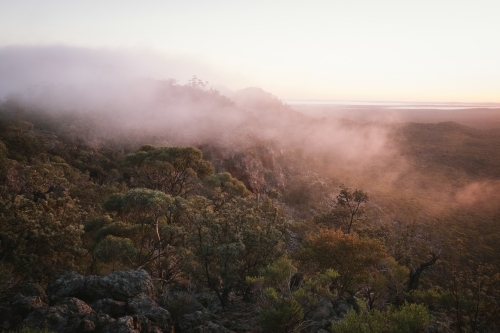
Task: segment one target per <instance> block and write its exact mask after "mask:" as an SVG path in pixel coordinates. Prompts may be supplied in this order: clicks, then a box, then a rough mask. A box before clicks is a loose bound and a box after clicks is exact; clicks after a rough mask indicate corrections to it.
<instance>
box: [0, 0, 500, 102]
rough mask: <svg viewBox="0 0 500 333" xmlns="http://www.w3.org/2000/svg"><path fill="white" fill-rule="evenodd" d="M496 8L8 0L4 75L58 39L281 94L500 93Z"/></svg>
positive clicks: (173, 71)
mask: <svg viewBox="0 0 500 333" xmlns="http://www.w3.org/2000/svg"><path fill="white" fill-rule="evenodd" d="M499 17H500V1H493V0H492V1H487V0H484V1H462V0H459V1H441V0H440V1H418V2H417V1H413V2H410V1H385V0H384V1H361V0H358V1H261V0H252V1H194V0H187V1H105V2H104V1H94V0H87V1H62V0H46V1H35V0H32V1H28V0H18V1H10V0H0V77H2V79H1V81H2V84H4V85H5V83H4V82H5V81H8V80H11V82H12V81H16V80H20V79H19V78H16V76H17V72H16V70H17V69H16V68H23V69H25V70H29V69H26V66H25V65H23V59H29V60H30V61H33V59H38V58H37V57H39V59H38V60H37V63H38V64H44V63H45V61H47V54H50V55H51V56H53V55H54V52H52V53H50V52H49V53H47V51H46V49H45V48H46V47H48V46H50V47H52V50H53V51H54V50H56V51H57V50H58V49H57V48H62V49H64V50H65V52H66V53H65V55H68V54H69V53H71V52H73V53H72V55H71V57H72V59H75V57H76V56H75V54H74V53H75V52H76V53H79V52H81V53H84V54H85V55H84V56H83V57H82V59H87V60H88V59H94V58H92V57H89V56H88V53H89V52H90V53H92V52H96V53H97V54H108V55H109V54H111V55H112V56H108V58H106V57H105V59H106V60H105V61H104V65H103V64H101V63H98V62H95V61H94V62H92V63H91V64H95V66H97V67H98V68H97V69H95V68H94V69H92V70H94V71H99V70H101V69H103V68H104V72H103V74H102V75H103V76H105V74H106V70H108V69H109V68H108V66H107V65H106V63H110V64H113V65H116V63H118V65H117V67H116V70H117V71H119V72H122V71H127V70H130V73H129V74H125V73H121V74H123V75H124V76H127V75H128V76H138V77H152V78H157V79H167V78H174V79H177V80H179V81H180V82H181V83H184V82H186V81H187V80H188V79H189V78H190V77H191V76H192V75H197V76H198V77H199V78H201V79H203V80H207V81H209V82H210V84H213V85H214V86H223V87H227V88H229V89H233V90H236V89H241V88H244V87H248V86H257V87H261V88H262V89H264V90H266V91H270V92H272V93H273V94H275V95H276V96H278V97H279V98H281V99H284V100H287V99H293V100H302V99H307V100H351V101H406V102H462V103H491V102H493V103H498V102H500V61H498V59H500V43H498V34H499V32H500V20H499ZM20 47H21V48H20ZM23 47H24V48H23ZM68 47H69V48H70V49H68ZM9 50H10V51H9ZM19 50H21V51H22V52H21V53H22V54H23V56H18V62H16V63H15V64H11V62H12V60H11V59H12V57H9V56H6V54H9V52H14V54H16V53H15V52H18V51H19ZM41 50H42V51H43V50H45V51H43V52H41ZM56 51H55V52H56ZM70 51H71V52H70ZM19 52H20V51H19ZM30 52H31V53H30ZM44 52H45V53H44ZM107 52H110V53H107ZM113 52H116V53H113ZM27 54H31V56H27ZM40 54H41V55H40ZM124 54H132V55H129V56H128V57H129V58H127V59H125V60H124V59H114V58H113V57H115V56H116V57H121V56H120V55H124ZM43 55H45V58H44V56H43ZM11 56H12V55H11ZM2 59H3V60H2ZM61 59H65V58H61ZM140 59H143V61H144V62H145V64H143V65H138V64H139V63H140ZM7 60H9V63H8V62H7ZM94 60H95V59H94ZM2 62H3V64H2ZM56 62H57V61H56ZM61 62H64V60H62V61H61ZM77 63H78V62H77ZM132 64H134V65H132ZM15 66H18V67H15ZM86 66H87V67H89V66H92V65H86ZM14 67H15V68H14ZM56 67H57V66H56ZM56 67H54V68H56ZM87 67H83V68H82V69H81V70H82V71H85V69H86V68H87ZM50 68H53V67H50ZM36 70H37V71H38V72H40V69H39V68H37V69H36ZM58 74H60V73H58ZM79 74H81V73H79ZM23 75H25V76H26V74H23ZM40 75H41V74H40ZM49 77H50V75H49V74H47V73H44V74H43V75H41V76H37V74H33V75H32V76H30V78H31V79H33V80H36V79H39V80H40V81H44V82H47V81H50V80H49V79H48V78H49ZM34 83H38V82H34ZM18 87H21V86H20V85H19V86H13V88H18ZM4 88H5V87H4Z"/></svg>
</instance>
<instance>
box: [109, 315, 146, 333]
mask: <svg viewBox="0 0 500 333" xmlns="http://www.w3.org/2000/svg"><path fill="white" fill-rule="evenodd" d="M102 333H141V325H140V323H139V321H138V320H137V319H136V320H134V318H132V317H131V316H125V317H121V318H119V319H117V320H116V321H114V322H113V323H111V324H110V325H108V326H106V327H104V328H103V329H102Z"/></svg>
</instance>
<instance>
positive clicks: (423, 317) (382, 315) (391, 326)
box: [332, 303, 430, 333]
mask: <svg viewBox="0 0 500 333" xmlns="http://www.w3.org/2000/svg"><path fill="white" fill-rule="evenodd" d="M429 321H430V316H429V314H428V311H427V308H426V307H425V306H423V305H419V304H408V303H405V304H403V305H402V306H401V307H400V308H399V309H397V308H389V309H388V310H387V311H386V312H380V311H378V310H373V311H370V312H362V313H360V314H358V313H356V312H355V311H354V310H351V311H349V312H348V313H347V315H346V316H345V317H344V318H343V319H342V320H341V321H339V322H333V323H332V332H333V333H348V332H360V333H386V332H389V333H419V332H422V333H423V332H426V330H427V328H428V326H429Z"/></svg>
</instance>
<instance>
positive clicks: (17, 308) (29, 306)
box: [10, 293, 47, 318]
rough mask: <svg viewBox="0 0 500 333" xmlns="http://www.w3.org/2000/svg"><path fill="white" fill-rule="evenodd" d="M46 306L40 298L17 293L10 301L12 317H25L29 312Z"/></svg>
mask: <svg viewBox="0 0 500 333" xmlns="http://www.w3.org/2000/svg"><path fill="white" fill-rule="evenodd" d="M45 306H47V304H46V303H44V302H42V300H41V299H40V296H25V295H24V294H22V293H17V294H15V295H14V297H12V298H11V300H10V308H11V310H12V313H13V315H14V316H17V315H19V316H21V317H23V318H24V317H26V316H27V315H28V314H29V313H30V312H31V311H33V310H35V309H39V308H43V307H45Z"/></svg>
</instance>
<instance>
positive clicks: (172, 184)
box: [124, 145, 214, 198]
mask: <svg viewBox="0 0 500 333" xmlns="http://www.w3.org/2000/svg"><path fill="white" fill-rule="evenodd" d="M124 169H125V173H128V174H129V179H130V184H131V186H133V187H146V188H149V189H152V190H158V191H162V192H165V193H167V194H170V195H171V196H174V197H175V196H181V197H184V198H185V197H187V196H188V195H190V194H192V193H193V192H194V191H195V190H197V189H199V188H201V186H202V184H201V180H202V179H204V178H205V177H207V176H210V175H212V174H213V173H214V167H213V166H212V164H211V163H210V162H208V161H205V160H203V158H202V153H201V151H200V150H198V149H196V148H194V147H154V146H150V145H147V146H143V147H141V149H139V151H137V152H135V153H133V154H129V155H127V156H126V157H125V163H124Z"/></svg>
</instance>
